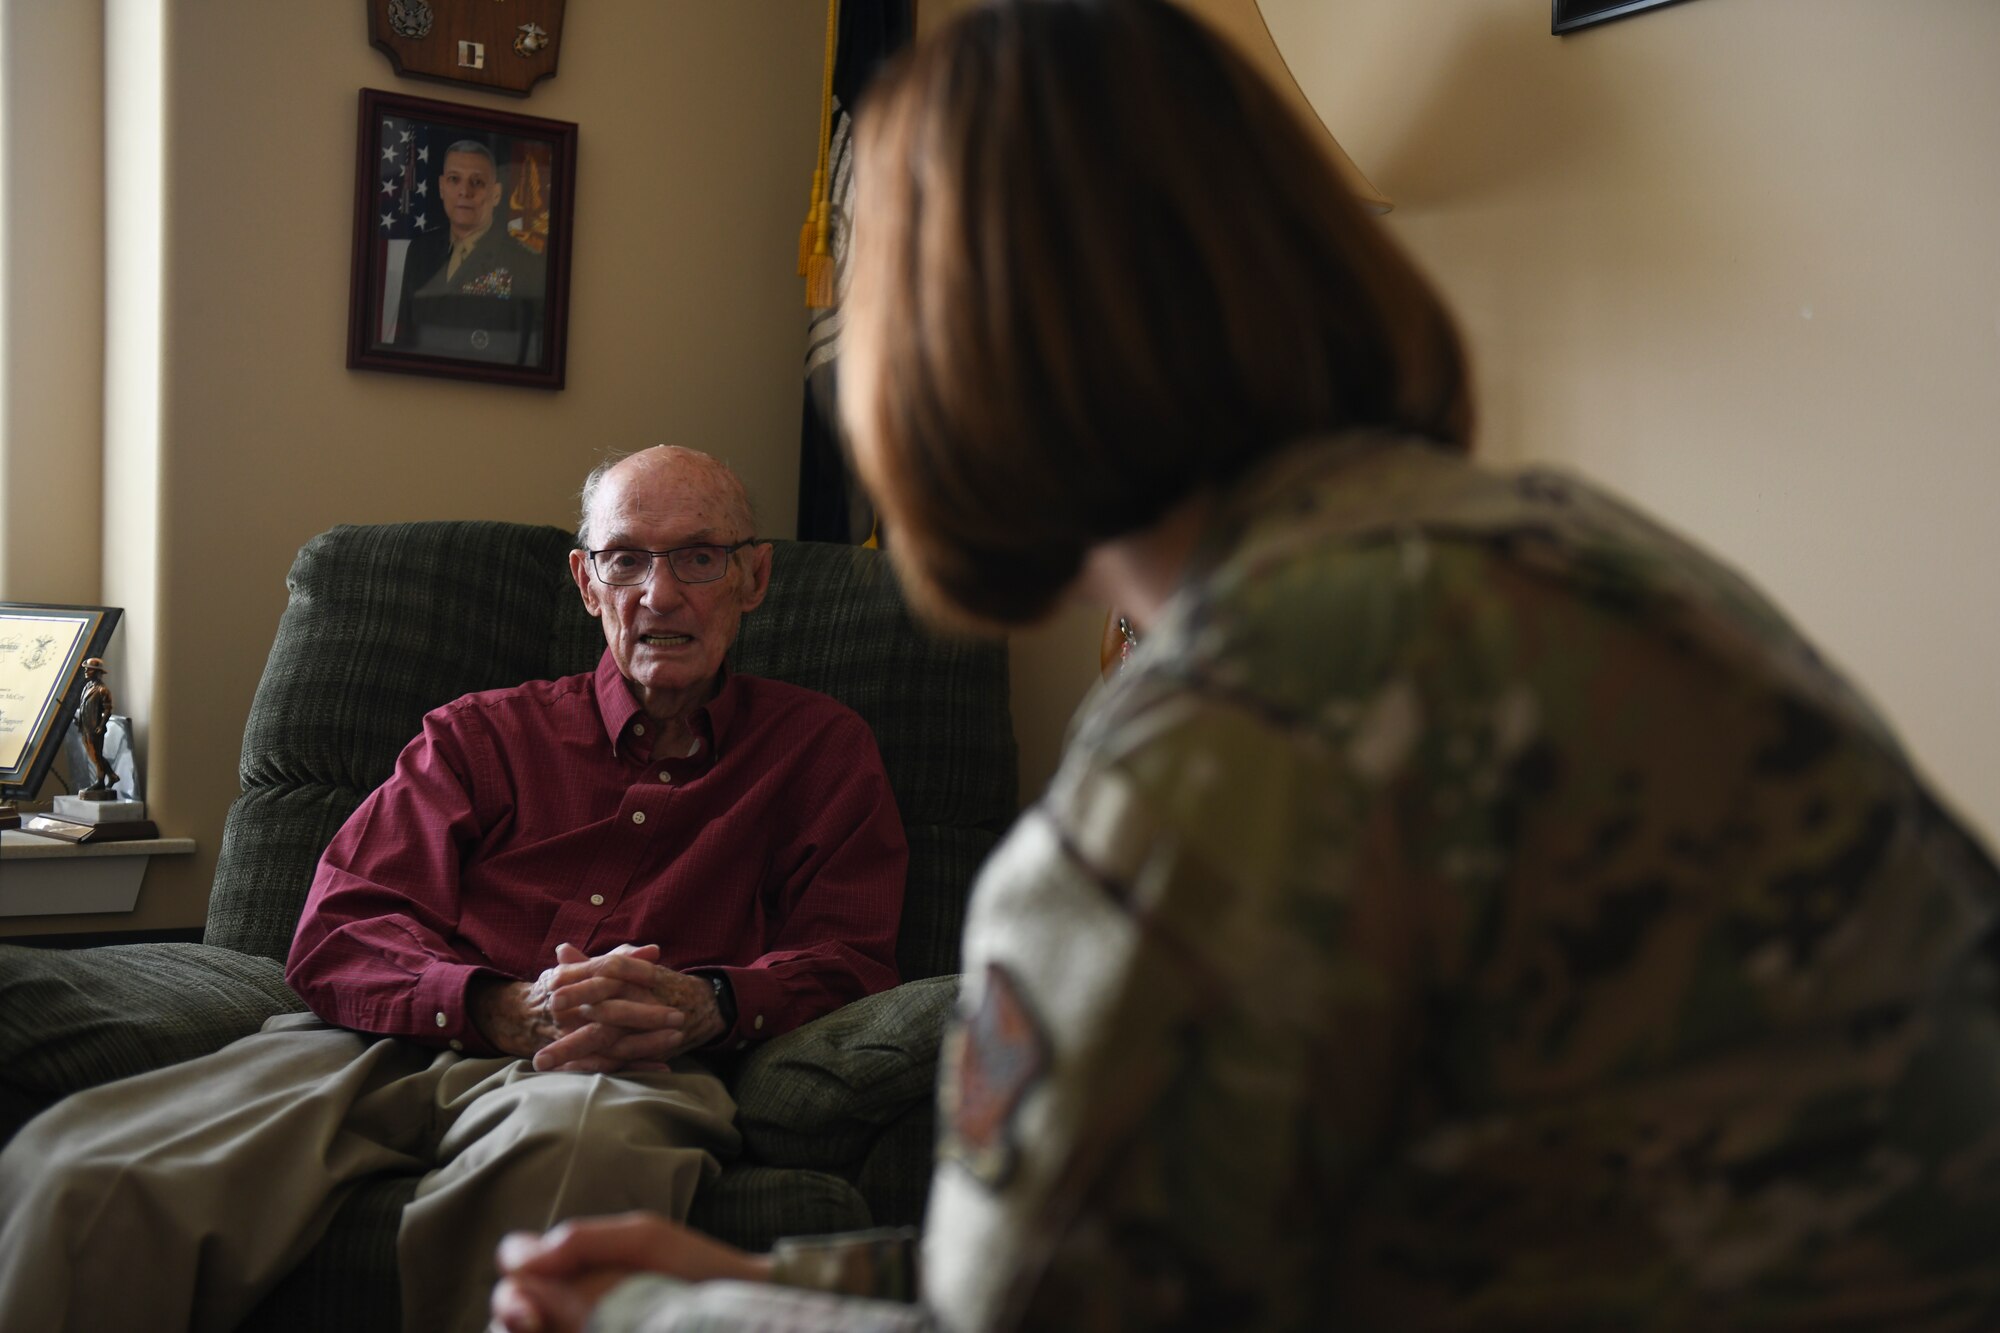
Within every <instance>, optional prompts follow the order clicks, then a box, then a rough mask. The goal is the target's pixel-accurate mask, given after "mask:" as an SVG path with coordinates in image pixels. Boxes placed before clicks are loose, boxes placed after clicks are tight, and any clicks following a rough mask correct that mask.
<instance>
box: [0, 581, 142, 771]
mask: <svg viewBox="0 0 2000 1333" xmlns="http://www.w3.org/2000/svg"><path fill="white" fill-rule="evenodd" d="M123 614H124V612H123V611H122V610H121V609H120V608H118V607H115V606H55V605H51V604H48V603H44V602H0V654H5V655H6V659H7V660H6V661H5V662H0V668H4V670H0V712H11V711H13V710H14V709H16V708H18V709H20V710H21V715H20V716H19V717H18V718H13V719H6V718H0V738H4V740H5V744H4V745H0V798H6V799H13V798H15V797H21V798H24V799H28V800H33V799H34V797H35V794H36V793H37V792H39V791H40V790H41V789H42V783H43V782H44V781H45V780H46V779H47V778H48V776H49V766H50V765H52V764H54V763H55V761H56V755H57V754H59V753H61V751H62V739H63V733H64V732H66V731H68V730H69V724H70V720H71V719H72V718H73V717H74V716H75V715H76V706H77V704H78V703H79V702H80V701H81V700H82V698H83V685H84V680H83V664H84V661H85V660H86V659H88V658H92V657H102V656H104V650H105V647H106V646H107V645H108V644H109V643H110V642H111V634H112V631H113V630H115V629H117V628H118V618H119V617H120V616H121V615H123ZM38 631H39V632H38ZM59 643H60V644H61V646H60V647H59V646H58V644H59ZM38 659H39V660H38ZM16 676H18V677H22V678H23V681H22V683H23V685H26V684H27V683H28V682H29V680H32V682H33V684H34V686H35V688H34V689H33V690H32V696H33V697H29V696H30V693H31V692H30V691H29V690H28V689H25V688H17V687H16V686H12V685H9V684H8V683H7V682H8V681H9V680H10V679H12V678H14V677H16ZM15 694H19V695H20V696H21V697H20V698H18V699H17V698H15V697H13V696H14V695H15ZM10 722H11V723H13V724H15V725H7V724H8V723H10ZM16 726H18V728H19V729H20V730H21V731H22V732H24V733H25V734H24V735H20V736H18V738H17V737H16V736H15V735H14V734H13V733H14V732H15V730H16ZM16 739H18V740H19V741H20V745H19V748H18V752H17V749H16V745H15V740H16ZM93 776H94V775H93Z"/></svg>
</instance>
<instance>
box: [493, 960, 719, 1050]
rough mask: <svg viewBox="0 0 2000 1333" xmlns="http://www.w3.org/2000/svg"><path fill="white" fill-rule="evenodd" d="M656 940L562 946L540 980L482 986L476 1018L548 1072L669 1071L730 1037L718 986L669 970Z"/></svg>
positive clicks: (498, 1040) (506, 1046)
mask: <svg viewBox="0 0 2000 1333" xmlns="http://www.w3.org/2000/svg"><path fill="white" fill-rule="evenodd" d="M659 958H660V949H659V946H658V945H656V944H621V945H619V946H618V947H617V948H615V949H613V950H611V951H610V952H609V953H602V954H599V955H597V956H596V957H595V958H593V957H591V956H590V955H588V954H586V953H584V952H583V950H581V949H578V948H576V947H575V946H573V945H569V944H559V945H557V946H556V965H555V966H554V967H551V968H548V969H546V970H545V971H543V972H542V974H541V975H540V976H538V977H536V978H535V979H534V980H533V981H505V982H503V981H485V982H477V983H474V987H473V990H472V995H471V1006H472V1021H473V1022H474V1023H475V1024H476V1025H477V1026H478V1028H479V1030H480V1032H482V1033H484V1034H485V1036H486V1039H487V1040H488V1041H490V1042H492V1043H493V1044H494V1045H495V1046H496V1047H498V1048H499V1049H500V1050H501V1051H504V1052H505V1053H506V1054H508V1055H513V1056H519V1057H521V1058H523V1059H532V1060H533V1061H534V1064H535V1068H536V1069H538V1070H541V1071H544V1072H551V1071H562V1072H570V1073H586V1074H609V1073H618V1072H625V1071H642V1070H659V1069H665V1068H666V1067H667V1062H668V1061H669V1060H671V1059H673V1058H674V1057H675V1056H677V1055H681V1054H683V1053H685V1052H687V1051H691V1050H695V1049H697V1048H699V1047H701V1046H705V1045H707V1044H708V1043H709V1042H711V1041H713V1040H715V1038H717V1037H719V1036H721V1035H722V1032H723V1022H722V1015H721V1013H719V1012H718V1011H717V1009H716V1007H715V988H714V987H713V986H712V985H710V984H709V982H708V981H706V980H705V979H703V978H701V977H691V976H688V975H687V974H686V973H684V972H676V971H674V970H673V969H672V968H669V967H662V966H660V963H659Z"/></svg>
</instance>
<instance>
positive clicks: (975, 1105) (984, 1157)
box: [940, 963, 1049, 1189]
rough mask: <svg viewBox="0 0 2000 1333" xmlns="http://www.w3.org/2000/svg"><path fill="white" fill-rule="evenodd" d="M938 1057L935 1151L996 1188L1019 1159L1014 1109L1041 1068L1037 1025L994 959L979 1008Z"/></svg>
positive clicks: (1043, 1058)
mask: <svg viewBox="0 0 2000 1333" xmlns="http://www.w3.org/2000/svg"><path fill="white" fill-rule="evenodd" d="M944 1060H945V1069H944V1080H943V1091H942V1093H941V1094H940V1095H941V1099H942V1102H943V1109H944V1121H945V1129H944V1141H943V1144H942V1145H941V1148H940V1151H941V1152H943V1153H944V1155H945V1156H947V1157H950V1158H953V1159H954V1160H956V1161H958V1162H960V1163H962V1164H963V1165H964V1166H965V1168H966V1169H967V1170H968V1171H970V1172H972V1174H973V1175H974V1176H977V1177H978V1178H979V1179H980V1180H982V1181H984V1182H985V1183H986V1184H987V1185H988V1186H989V1187H991V1188H993V1189H998V1188H1000V1187H1001V1186H1002V1185H1005V1184H1006V1183H1007V1181H1008V1179H1009V1178H1010V1177H1011V1176H1012V1175H1013V1174H1014V1168H1015V1166H1016V1165H1018V1164H1019V1160H1020V1146H1019V1144H1018V1143H1017V1142H1016V1136H1015V1132H1014V1115H1015V1113H1016V1112H1017V1111H1019V1110H1020V1108H1021V1100H1022V1098H1023V1097H1025V1096H1026V1095H1027V1093H1028V1090H1029V1089H1030V1088H1032V1087H1033V1086H1034V1085H1035V1083H1036V1081H1037V1080H1039V1079H1040V1078H1041V1076H1042V1074H1043V1073H1044V1072H1045V1071H1046V1070H1047V1069H1048V1066H1049V1046H1048V1040H1047V1038H1046V1037H1044V1036H1043V1034H1042V1028H1041V1025H1040V1024H1039V1023H1037V1022H1036V1021H1035V1016H1034V1015H1033V1014H1032V1013H1030V1012H1029V1011H1028V1006H1027V1004H1026V1002H1025V1001H1023V1000H1022V998H1021V992H1020V988H1019V987H1018V986H1017V985H1015V982H1014V977H1013V974H1012V973H1010V972H1008V970H1007V969H1006V968H1005V967H1002V966H1001V965H1000V964H999V963H989V964H988V965H987V968H986V989H985V993H984V995H982V996H981V998H980V1001H979V1010H978V1012H977V1013H975V1014H973V1015H972V1017H971V1018H970V1019H969V1020H967V1021H966V1022H965V1023H963V1024H962V1025H960V1026H959V1027H958V1028H956V1029H954V1030H953V1032H952V1033H951V1036H950V1039H949V1041H948V1043H947V1045H946V1047H945V1052H944Z"/></svg>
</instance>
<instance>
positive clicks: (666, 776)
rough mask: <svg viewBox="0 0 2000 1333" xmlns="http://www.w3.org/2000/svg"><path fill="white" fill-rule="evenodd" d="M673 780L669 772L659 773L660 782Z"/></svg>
mask: <svg viewBox="0 0 2000 1333" xmlns="http://www.w3.org/2000/svg"><path fill="white" fill-rule="evenodd" d="M673 780H674V775H673V774H671V773H665V772H663V773H661V774H660V781H662V782H672V781H673Z"/></svg>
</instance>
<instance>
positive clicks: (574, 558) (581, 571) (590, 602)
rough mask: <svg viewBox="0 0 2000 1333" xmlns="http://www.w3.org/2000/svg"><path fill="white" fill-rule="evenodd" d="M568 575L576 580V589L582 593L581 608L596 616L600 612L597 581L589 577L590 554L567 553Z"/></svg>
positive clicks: (584, 552)
mask: <svg viewBox="0 0 2000 1333" xmlns="http://www.w3.org/2000/svg"><path fill="white" fill-rule="evenodd" d="M569 576H570V577H571V578H573V579H575V580H576V590H577V591H578V592H579V593H581V594H583V609H584V610H586V611H588V612H590V614H591V615H593V616H596V615H599V614H601V609H600V606H599V603H598V600H597V581H596V580H595V579H593V578H591V577H590V555H589V553H588V552H586V551H571V552H570V553H569Z"/></svg>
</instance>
